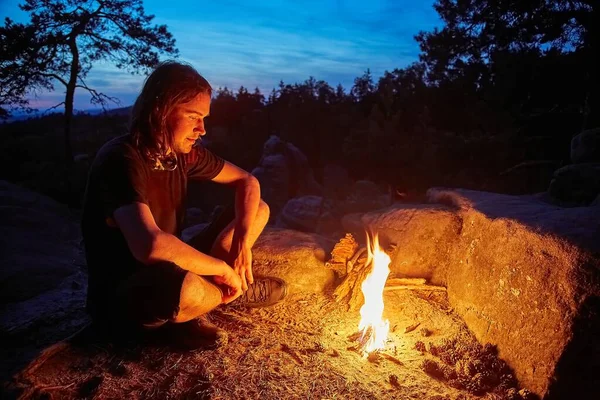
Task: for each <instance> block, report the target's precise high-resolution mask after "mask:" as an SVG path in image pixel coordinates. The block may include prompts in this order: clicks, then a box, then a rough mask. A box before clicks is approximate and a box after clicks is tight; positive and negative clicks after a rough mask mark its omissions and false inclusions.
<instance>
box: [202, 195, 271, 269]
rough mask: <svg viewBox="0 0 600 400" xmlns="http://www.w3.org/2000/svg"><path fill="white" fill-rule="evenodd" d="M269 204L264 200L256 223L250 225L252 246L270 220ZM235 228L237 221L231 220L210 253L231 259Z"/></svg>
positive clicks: (249, 234)
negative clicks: (230, 251)
mask: <svg viewBox="0 0 600 400" xmlns="http://www.w3.org/2000/svg"><path fill="white" fill-rule="evenodd" d="M269 213H270V211H269V206H268V205H267V203H265V202H264V201H263V200H261V201H260V203H259V205H258V211H257V212H256V216H255V217H254V224H253V225H252V226H251V227H250V231H249V232H248V240H249V243H250V246H253V245H254V243H256V240H257V239H258V237H259V236H260V234H261V233H262V231H263V230H264V229H265V226H266V225H267V222H269ZM234 228H235V221H232V222H230V223H229V224H228V225H227V226H226V227H225V229H223V230H222V231H221V233H219V235H218V236H217V239H216V240H215V242H214V243H213V245H212V248H211V250H210V255H211V256H213V257H216V258H219V259H221V260H225V261H229V260H228V256H229V250H230V249H231V242H232V240H233V231H234Z"/></svg>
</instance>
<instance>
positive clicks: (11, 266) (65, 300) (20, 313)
mask: <svg viewBox="0 0 600 400" xmlns="http://www.w3.org/2000/svg"><path fill="white" fill-rule="evenodd" d="M0 204H1V205H0V237H1V238H2V240H1V241H0V265H2V268H1V269H0V331H1V332H2V341H3V346H2V350H1V351H0V359H2V360H3V362H2V368H0V379H4V378H6V377H7V376H8V375H10V373H11V372H12V371H13V369H15V368H18V367H21V366H23V364H24V363H26V362H27V361H28V360H29V359H31V358H32V357H34V356H35V355H36V351H38V350H39V349H40V348H42V347H43V346H45V345H48V344H49V343H53V342H54V341H57V340H60V339H63V338H65V337H66V336H68V335H70V334H72V333H73V332H75V331H76V330H77V329H79V328H81V327H82V326H83V325H84V324H86V323H87V322H88V318H87V315H86V314H85V311H84V305H85V293H86V288H87V285H86V283H87V277H86V273H85V257H84V255H83V249H82V246H81V243H80V242H81V234H80V229H79V222H78V218H77V217H75V216H74V215H73V214H71V213H70V212H69V210H68V208H67V207H65V206H64V205H61V204H59V203H57V202H55V201H53V200H52V199H50V198H48V197H46V196H43V195H41V194H38V193H35V192H32V191H30V190H27V189H24V188H22V187H19V186H17V185H14V184H10V183H8V182H5V181H0Z"/></svg>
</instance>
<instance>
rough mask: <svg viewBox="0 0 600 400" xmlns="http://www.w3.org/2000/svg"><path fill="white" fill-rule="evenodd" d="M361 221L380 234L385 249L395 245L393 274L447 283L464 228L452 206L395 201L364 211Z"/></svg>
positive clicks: (391, 266)
mask: <svg viewBox="0 0 600 400" xmlns="http://www.w3.org/2000/svg"><path fill="white" fill-rule="evenodd" d="M346 221H348V220H346ZM361 222H362V225H363V226H365V227H368V228H370V229H371V230H373V231H374V232H377V233H378V234H379V235H380V243H381V245H382V246H383V247H384V248H386V247H389V246H390V245H394V247H395V251H394V252H393V253H392V255H391V256H392V262H391V264H390V271H391V273H392V274H394V275H395V276H397V277H409V278H413V277H418V278H426V279H429V280H431V282H432V283H434V284H443V283H445V278H446V277H445V271H446V270H447V268H448V266H449V263H450V262H451V259H450V255H451V252H452V250H453V248H454V246H455V243H456V242H457V240H458V238H459V233H460V230H461V220H460V218H459V217H458V216H457V215H456V213H454V212H453V211H452V210H451V209H449V208H448V207H445V206H443V205H429V204H396V205H394V206H391V207H389V208H387V209H385V210H379V211H375V212H371V213H366V214H364V215H363V216H362V217H361ZM357 234H358V232H357ZM359 237H360V236H359Z"/></svg>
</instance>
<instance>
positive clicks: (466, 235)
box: [344, 189, 600, 398]
mask: <svg viewBox="0 0 600 400" xmlns="http://www.w3.org/2000/svg"><path fill="white" fill-rule="evenodd" d="M428 196H429V198H430V201H432V202H434V203H437V204H430V205H415V206H410V205H402V206H398V205H395V206H393V207H390V208H388V209H385V210H380V211H377V212H372V213H367V214H364V215H362V216H361V217H360V222H361V224H362V225H363V226H368V227H370V228H371V229H373V230H375V231H378V232H379V233H380V234H381V235H382V238H384V239H385V240H386V241H388V242H395V243H397V244H398V247H397V248H396V251H395V252H394V253H393V255H392V264H391V269H392V272H393V273H397V274H400V273H406V272H407V271H412V273H413V274H412V275H411V276H414V277H419V275H421V276H420V277H426V278H429V279H431V280H432V281H434V282H436V283H438V284H446V286H447V290H448V296H449V300H450V302H451V305H452V306H453V308H454V310H455V311H456V312H457V313H458V314H459V315H460V316H462V317H463V319H464V320H465V322H466V324H467V326H468V327H469V328H470V329H471V330H472V331H473V333H474V334H475V335H476V337H477V338H478V339H479V341H480V342H482V343H487V342H489V343H492V344H495V345H497V346H498V349H499V354H500V356H501V357H502V358H503V359H504V360H505V361H507V362H508V364H509V365H510V366H511V367H512V368H513V369H514V370H515V373H516V376H517V378H518V379H519V381H520V383H521V384H522V385H523V386H525V387H526V388H528V389H530V390H532V391H534V392H536V393H537V394H539V395H540V396H542V397H544V396H546V397H547V398H587V397H586V396H587V395H588V394H589V393H596V392H598V390H600V381H599V380H598V379H597V377H596V372H595V371H596V369H595V368H596V366H597V360H598V359H600V345H598V344H597V340H596V339H595V337H596V336H597V335H598V334H600V317H599V316H600V260H599V257H598V255H599V254H600V220H599V219H598V217H597V215H596V214H597V210H596V209H595V208H594V207H575V208H561V207H558V206H554V205H551V204H548V203H546V202H543V201H542V200H540V197H539V196H537V195H535V196H511V195H500V194H493V193H485V192H475V191H469V190H461V189H456V190H444V189H431V190H430V191H429V192H428ZM344 222H345V223H346V224H348V223H350V224H351V225H352V224H353V225H357V217H356V216H353V217H352V218H347V217H345V218H344ZM402 247H404V249H402ZM419 263H420V264H421V265H422V266H421V267H419V266H418V264H419Z"/></svg>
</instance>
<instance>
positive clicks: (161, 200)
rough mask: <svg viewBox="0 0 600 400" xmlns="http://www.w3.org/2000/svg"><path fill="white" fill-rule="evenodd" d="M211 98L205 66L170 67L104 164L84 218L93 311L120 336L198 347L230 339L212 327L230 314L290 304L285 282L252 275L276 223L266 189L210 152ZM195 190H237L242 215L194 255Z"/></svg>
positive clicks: (224, 222)
mask: <svg viewBox="0 0 600 400" xmlns="http://www.w3.org/2000/svg"><path fill="white" fill-rule="evenodd" d="M211 92H212V89H211V87H210V84H209V83H208V82H207V81H206V80H205V79H204V78H203V77H202V76H201V75H200V74H199V73H198V72H197V71H196V70H195V69H194V68H193V67H191V66H189V65H186V64H182V63H177V62H165V63H162V64H161V65H159V66H158V67H157V68H156V69H155V70H154V71H153V72H152V73H151V74H150V75H149V76H148V78H147V79H146V82H145V83H144V87H143V89H142V92H141V93H140V95H139V97H138V98H137V100H136V102H135V105H134V107H133V110H132V120H131V126H130V132H129V134H127V135H125V136H121V137H118V138H116V139H113V140H111V141H109V142H108V143H106V144H105V145H104V146H103V147H102V148H101V149H100V150H99V152H98V154H97V155H96V158H95V160H94V163H93V164H92V167H91V170H90V174H89V178H88V184H87V188H86V194H85V199H84V208H83V216H82V232H83V238H84V243H85V250H86V258H87V264H88V270H89V285H88V301H87V309H88V311H89V312H90V314H91V316H92V318H93V319H94V321H95V322H97V323H99V324H100V325H103V326H110V327H111V330H112V331H113V332H114V331H115V330H116V331H121V330H123V331H130V330H131V328H133V329H134V330H138V329H142V330H144V329H155V328H159V327H160V328H161V329H163V328H164V329H167V330H168V331H170V332H173V333H174V335H175V337H176V338H177V340H178V342H180V343H179V344H182V345H184V346H187V347H198V346H202V345H207V344H212V343H214V342H216V341H219V340H223V338H224V333H223V332H222V331H220V330H219V329H218V328H216V327H215V326H214V325H211V324H210V323H209V322H208V321H207V320H206V319H205V318H203V317H202V316H204V315H205V314H206V313H208V312H209V311H211V310H212V309H214V308H215V307H217V306H219V305H220V304H226V303H230V302H232V301H234V300H236V298H238V297H240V296H242V297H241V298H240V299H238V300H237V301H238V302H242V303H245V304H246V305H248V306H267V305H271V304H274V303H276V302H278V301H280V300H281V299H283V297H285V294H286V291H287V289H286V285H285V283H284V282H283V281H282V280H280V279H276V278H256V279H255V277H254V276H253V272H252V251H251V249H252V245H253V244H254V242H255V241H256V239H257V238H258V236H259V235H260V233H261V232H262V230H263V228H264V227H265V225H266V223H267V221H268V219H269V208H268V206H267V204H266V203H265V202H264V201H262V200H261V199H260V186H259V183H258V181H257V180H256V178H254V177H253V176H252V175H251V174H249V173H248V172H246V171H244V170H242V169H240V168H238V167H237V166H235V165H233V164H231V163H229V162H227V161H224V160H223V159H221V158H220V157H218V156H216V155H215V154H213V153H211V152H210V151H208V150H207V149H205V148H204V147H202V146H199V145H198V144H199V142H200V141H201V138H202V136H204V135H205V134H206V131H205V129H204V119H205V118H206V117H208V116H209V113H210V101H211ZM188 179H196V180H212V181H213V182H217V183H221V184H226V185H231V186H233V187H234V188H235V206H234V210H232V211H235V215H234V213H233V212H232V211H231V212H227V211H225V212H224V213H223V214H222V215H221V216H220V217H219V218H217V220H216V221H214V222H213V223H212V224H211V225H209V227H208V228H207V229H206V230H205V231H203V232H201V234H199V235H198V236H197V237H195V238H193V239H192V240H191V241H190V244H186V243H184V242H183V241H181V240H180V239H179V238H178V237H179V235H180V233H181V229H182V222H183V220H184V216H185V200H186V193H187V182H188Z"/></svg>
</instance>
